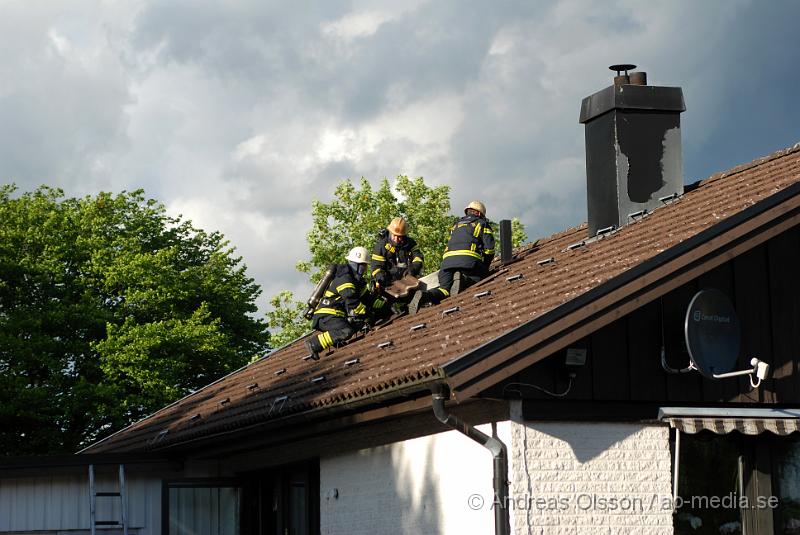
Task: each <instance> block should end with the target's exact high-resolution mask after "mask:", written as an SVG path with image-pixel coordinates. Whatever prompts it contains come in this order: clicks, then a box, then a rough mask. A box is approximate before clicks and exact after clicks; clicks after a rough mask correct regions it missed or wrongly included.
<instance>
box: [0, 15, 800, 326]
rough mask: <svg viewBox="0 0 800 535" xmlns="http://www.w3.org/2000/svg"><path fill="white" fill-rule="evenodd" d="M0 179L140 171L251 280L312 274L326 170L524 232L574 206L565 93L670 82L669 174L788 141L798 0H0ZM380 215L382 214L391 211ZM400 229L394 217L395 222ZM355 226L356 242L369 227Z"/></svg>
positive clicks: (576, 165)
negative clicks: (673, 168)
mask: <svg viewBox="0 0 800 535" xmlns="http://www.w3.org/2000/svg"><path fill="white" fill-rule="evenodd" d="M0 13H1V14H2V16H0V183H10V182H12V183H15V184H16V185H17V186H18V187H19V189H20V190H21V191H30V190H33V189H35V188H36V187H37V186H39V185H41V184H46V185H50V186H55V187H60V188H62V189H64V191H65V192H66V194H67V195H69V196H83V195H90V194H96V193H97V192H100V191H111V192H119V191H122V190H128V191H130V190H134V189H137V188H144V189H145V192H146V194H147V196H148V197H152V198H155V199H158V200H159V201H161V202H162V203H163V204H164V205H165V206H166V207H167V210H168V212H169V213H170V214H172V215H179V214H180V215H182V216H183V217H184V218H188V219H191V220H192V221H193V223H194V224H195V226H198V227H200V228H203V229H206V230H209V231H210V230H219V231H221V232H223V234H225V235H226V237H227V238H228V239H229V240H230V241H231V243H232V245H233V246H235V247H236V250H237V253H238V254H239V255H241V256H242V257H243V261H244V263H245V264H246V265H247V268H248V274H249V275H250V276H251V277H253V278H254V279H255V281H256V282H257V283H258V284H260V285H261V287H262V288H263V295H262V296H261V297H260V299H259V302H258V304H259V306H260V308H261V310H262V312H263V311H264V310H266V309H267V308H268V306H267V303H268V300H269V297H270V296H272V295H274V294H276V293H277V292H279V291H280V290H283V289H290V290H293V291H294V292H296V294H297V296H298V297H300V298H302V299H303V300H304V299H305V298H306V294H307V293H308V292H309V291H310V289H311V286H310V284H309V283H308V282H307V280H306V276H305V275H303V274H300V273H298V272H296V271H295V269H294V265H295V263H296V261H297V260H301V259H305V258H307V256H308V251H307V246H306V242H305V235H306V232H307V231H308V230H309V228H310V224H311V215H310V212H311V202H312V201H313V200H315V199H316V200H320V201H323V202H327V201H330V200H331V196H332V194H333V190H334V187H335V185H336V184H337V183H338V182H339V181H341V180H343V179H347V178H350V179H354V180H357V179H359V178H360V177H365V178H367V179H368V180H370V181H372V182H373V183H377V182H378V181H379V180H380V179H382V178H384V177H388V178H393V177H395V176H397V175H400V174H403V175H408V176H412V177H416V176H422V177H424V178H425V180H426V183H428V184H431V185H448V186H450V188H451V201H452V207H453V213H458V212H460V210H461V208H462V207H463V206H464V205H465V204H466V203H467V202H469V201H470V200H473V199H480V200H482V201H483V202H485V203H486V205H487V212H488V214H487V215H488V216H489V217H490V218H491V219H494V220H499V219H506V218H509V219H510V218H512V217H519V218H520V219H521V221H522V222H523V223H524V224H525V226H526V230H527V233H528V235H529V237H531V238H535V237H538V236H546V235H549V234H551V233H553V232H555V231H557V230H560V229H564V228H567V227H570V226H574V225H576V224H578V223H580V222H582V221H585V220H586V194H585V189H586V178H585V176H586V175H585V155H584V144H583V126H582V125H580V124H579V123H578V113H579V111H580V102H581V99H582V98H583V97H586V96H588V95H590V94H592V93H594V92H596V91H598V90H600V89H603V88H604V87H606V86H608V85H610V84H611V81H612V76H613V73H611V71H609V70H608V66H609V65H611V64H616V63H633V64H636V65H638V66H639V70H643V71H646V72H647V73H648V82H649V83H650V84H651V85H665V86H680V87H682V88H683V92H684V99H685V101H686V107H687V111H686V112H685V113H684V114H683V115H682V118H681V121H682V139H683V159H684V175H685V181H686V182H687V183H689V182H694V181H696V180H698V179H701V178H704V177H706V176H709V175H711V174H713V173H714V172H717V171H723V170H726V169H729V168H731V167H733V166H735V165H737V164H740V163H744V162H749V161H751V160H753V159H755V158H758V157H760V156H764V155H767V154H770V153H772V152H774V151H776V150H778V149H781V148H785V147H788V146H791V145H793V144H795V143H797V142H800V126H798V125H800V105H798V104H797V102H798V101H797V95H798V94H799V93H800V69H798V68H797V66H798V65H800V32H798V31H797V30H796V25H797V21H798V20H800V0H770V1H768V2H765V1H748V0H704V1H696V0H670V1H660V2H659V1H634V0H610V1H604V2H597V1H591V0H586V1H577V0H562V1H555V2H548V1H540V0H524V1H513V0H506V1H502V2H488V1H467V0H463V1H448V0H428V1H426V0H407V1H405V2H396V1H386V2H384V1H370V2H362V1H336V0H324V1H323V0H320V1H317V2H313V1H308V2H288V1H286V2H274V1H268V0H225V1H221V0H216V1H207V0H157V1H156V0H153V1H146V0H142V1H140V0H136V1H134V0H127V1H88V0H70V1H69V2H67V1H53V0H20V1H11V0H0ZM387 223H388V222H387ZM412 235H413V229H412ZM364 245H366V246H368V247H369V246H370V245H371V244H364Z"/></svg>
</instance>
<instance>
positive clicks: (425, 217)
mask: <svg viewBox="0 0 800 535" xmlns="http://www.w3.org/2000/svg"><path fill="white" fill-rule="evenodd" d="M359 185H360V188H356V187H355V185H353V183H352V182H351V181H349V180H344V181H342V182H341V183H339V185H338V186H337V187H336V190H335V191H334V200H332V201H331V202H330V203H323V202H320V201H314V202H313V203H312V205H311V215H312V218H313V221H314V222H313V224H312V226H311V230H310V231H309V232H308V235H307V236H306V239H307V241H308V249H309V252H310V254H311V261H310V262H299V263H298V266H297V267H298V269H299V270H300V271H303V272H305V273H309V274H310V276H311V281H312V282H317V281H318V280H319V278H320V277H321V276H322V273H324V272H325V269H327V267H328V266H329V265H330V264H335V263H338V262H341V261H342V259H343V258H344V257H345V255H347V252H348V251H349V250H350V249H352V248H353V247H356V246H358V245H362V246H364V247H366V248H367V249H369V250H370V251H371V250H372V246H373V244H374V243H375V238H376V236H377V233H378V231H379V230H380V229H382V228H385V227H386V225H387V223H388V222H389V221H391V220H392V218H394V217H397V216H402V217H404V218H405V220H406V221H407V222H408V225H409V228H410V229H411V235H412V236H413V238H414V239H415V240H416V241H417V243H418V244H419V246H420V249H422V253H423V254H424V255H425V273H430V272H431V271H436V270H437V269H439V263H440V262H441V258H442V253H443V252H444V247H445V245H447V236H448V235H449V231H450V226H451V225H452V224H453V221H454V218H453V217H452V216H450V215H448V212H449V211H450V197H449V196H450V188H449V187H448V186H438V187H431V186H427V185H426V184H425V182H424V180H423V179H422V177H418V178H415V179H413V180H412V179H410V178H408V177H407V176H402V175H401V176H398V177H397V179H396V180H395V183H394V189H395V191H397V193H398V194H399V198H398V197H396V196H395V194H394V192H393V191H392V187H391V185H390V184H389V180H387V179H383V180H382V181H381V183H380V185H379V186H378V189H373V188H372V185H371V184H370V183H369V182H368V181H367V180H366V179H364V178H362V179H361V182H360V184H359Z"/></svg>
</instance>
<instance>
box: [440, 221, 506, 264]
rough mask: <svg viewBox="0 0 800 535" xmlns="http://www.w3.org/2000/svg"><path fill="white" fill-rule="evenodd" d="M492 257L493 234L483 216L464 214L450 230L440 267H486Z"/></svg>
mask: <svg viewBox="0 0 800 535" xmlns="http://www.w3.org/2000/svg"><path fill="white" fill-rule="evenodd" d="M493 258H494V234H493V233H492V227H491V226H490V225H489V221H488V220H487V219H486V218H485V217H480V216H476V215H465V216H464V217H462V218H461V219H459V220H458V221H456V224H455V225H453V228H452V229H451V230H450V240H449V241H448V242H447V248H446V249H445V250H444V255H443V256H442V264H441V266H440V269H465V270H466V269H476V268H478V269H488V268H489V264H491V263H492V259H493Z"/></svg>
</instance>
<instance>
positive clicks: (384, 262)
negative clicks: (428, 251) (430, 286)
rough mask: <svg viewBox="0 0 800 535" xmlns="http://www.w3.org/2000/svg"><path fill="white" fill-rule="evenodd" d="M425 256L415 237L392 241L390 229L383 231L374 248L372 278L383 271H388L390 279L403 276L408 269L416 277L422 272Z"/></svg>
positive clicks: (371, 263)
mask: <svg viewBox="0 0 800 535" xmlns="http://www.w3.org/2000/svg"><path fill="white" fill-rule="evenodd" d="M424 261H425V257H424V256H423V254H422V251H421V250H420V249H419V246H418V245H417V242H416V241H415V240H414V239H413V238H409V237H408V236H406V239H405V241H404V242H403V243H402V244H397V243H394V242H392V239H391V238H390V237H389V233H388V231H386V232H381V233H380V234H379V235H378V239H377V241H376V242H375V247H374V248H373V249H372V260H371V262H370V270H371V272H372V278H373V279H374V278H375V277H377V276H378V275H379V274H380V273H381V272H384V273H386V274H387V275H388V276H389V278H390V279H392V280H397V279H400V278H402V276H403V274H404V273H405V271H406V269H407V270H408V271H409V272H410V273H411V274H412V275H414V276H415V277H416V276H417V275H419V274H420V273H422V266H423V263H424Z"/></svg>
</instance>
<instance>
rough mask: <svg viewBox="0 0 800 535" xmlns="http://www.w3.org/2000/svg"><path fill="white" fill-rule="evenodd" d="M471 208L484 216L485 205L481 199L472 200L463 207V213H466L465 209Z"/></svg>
mask: <svg viewBox="0 0 800 535" xmlns="http://www.w3.org/2000/svg"><path fill="white" fill-rule="evenodd" d="M470 208H472V209H473V210H477V211H478V212H480V213H481V215H482V216H484V217H486V206H485V205H484V204H483V203H482V202H481V201H472V202H471V203H469V204H468V205H467V207H466V208H464V213H467V210H469V209H470Z"/></svg>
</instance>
